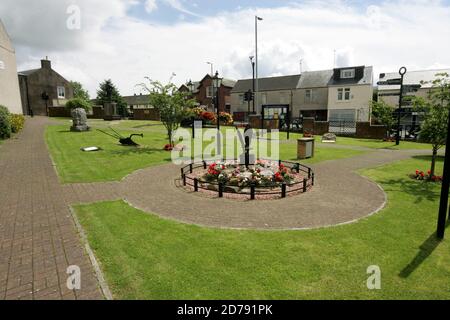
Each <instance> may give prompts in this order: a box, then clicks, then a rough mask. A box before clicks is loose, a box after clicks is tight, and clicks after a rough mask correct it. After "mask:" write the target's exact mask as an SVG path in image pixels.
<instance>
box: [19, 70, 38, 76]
mask: <svg viewBox="0 0 450 320" xmlns="http://www.w3.org/2000/svg"><path fill="white" fill-rule="evenodd" d="M39 70H41V69H31V70H24V71H19V72H18V73H19V75H21V76H29V75H30V74H32V73H35V72H36V71H39Z"/></svg>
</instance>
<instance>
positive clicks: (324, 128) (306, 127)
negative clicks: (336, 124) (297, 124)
mask: <svg viewBox="0 0 450 320" xmlns="http://www.w3.org/2000/svg"><path fill="white" fill-rule="evenodd" d="M329 130H330V129H329V124H328V122H327V121H315V120H314V118H303V132H309V133H312V134H314V135H323V134H325V133H328V132H329Z"/></svg>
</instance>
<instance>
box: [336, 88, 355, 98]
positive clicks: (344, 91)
mask: <svg viewBox="0 0 450 320" xmlns="http://www.w3.org/2000/svg"><path fill="white" fill-rule="evenodd" d="M351 98H352V91H351V88H338V89H337V100H338V101H350V100H351Z"/></svg>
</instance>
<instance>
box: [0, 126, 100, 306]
mask: <svg viewBox="0 0 450 320" xmlns="http://www.w3.org/2000/svg"><path fill="white" fill-rule="evenodd" d="M47 122H48V120H47V119H46V118H40V117H35V118H34V119H32V120H28V121H27V123H26V126H25V129H24V130H23V132H22V133H21V134H19V135H18V138H17V139H12V140H9V141H5V142H4V143H3V144H2V145H1V146H0V205H1V207H0V299H103V295H102V294H101V291H100V290H99V288H98V281H97V278H96V277H95V274H94V271H93V267H92V265H91V263H90V260H89V258H88V256H87V255H86V253H85V252H84V247H83V245H82V243H81V241H80V237H79V235H78V233H77V229H76V227H75V224H74V222H73V219H72V216H71V213H70V211H69V207H68V202H67V201H66V199H65V198H63V197H62V196H61V195H62V194H63V189H62V187H61V185H60V184H59V183H58V179H57V175H56V173H55V170H54V168H53V165H52V162H51V160H50V158H49V154H48V152H47V148H46V145H45V141H44V127H45V124H46V123H47ZM70 265H78V266H79V267H80V268H81V290H76V291H73V290H69V289H68V288H67V286H66V281H67V277H68V274H66V270H67V267H68V266H70Z"/></svg>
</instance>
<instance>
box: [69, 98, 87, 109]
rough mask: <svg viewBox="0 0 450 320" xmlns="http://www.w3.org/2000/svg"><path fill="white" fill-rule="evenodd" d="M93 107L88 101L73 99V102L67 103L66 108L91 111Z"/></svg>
mask: <svg viewBox="0 0 450 320" xmlns="http://www.w3.org/2000/svg"><path fill="white" fill-rule="evenodd" d="M91 107H92V106H91V103H90V102H89V101H86V100H84V99H80V98H74V99H71V100H69V101H67V103H66V108H68V109H70V110H73V109H77V108H81V109H84V110H86V111H89V110H90V109H91Z"/></svg>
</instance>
